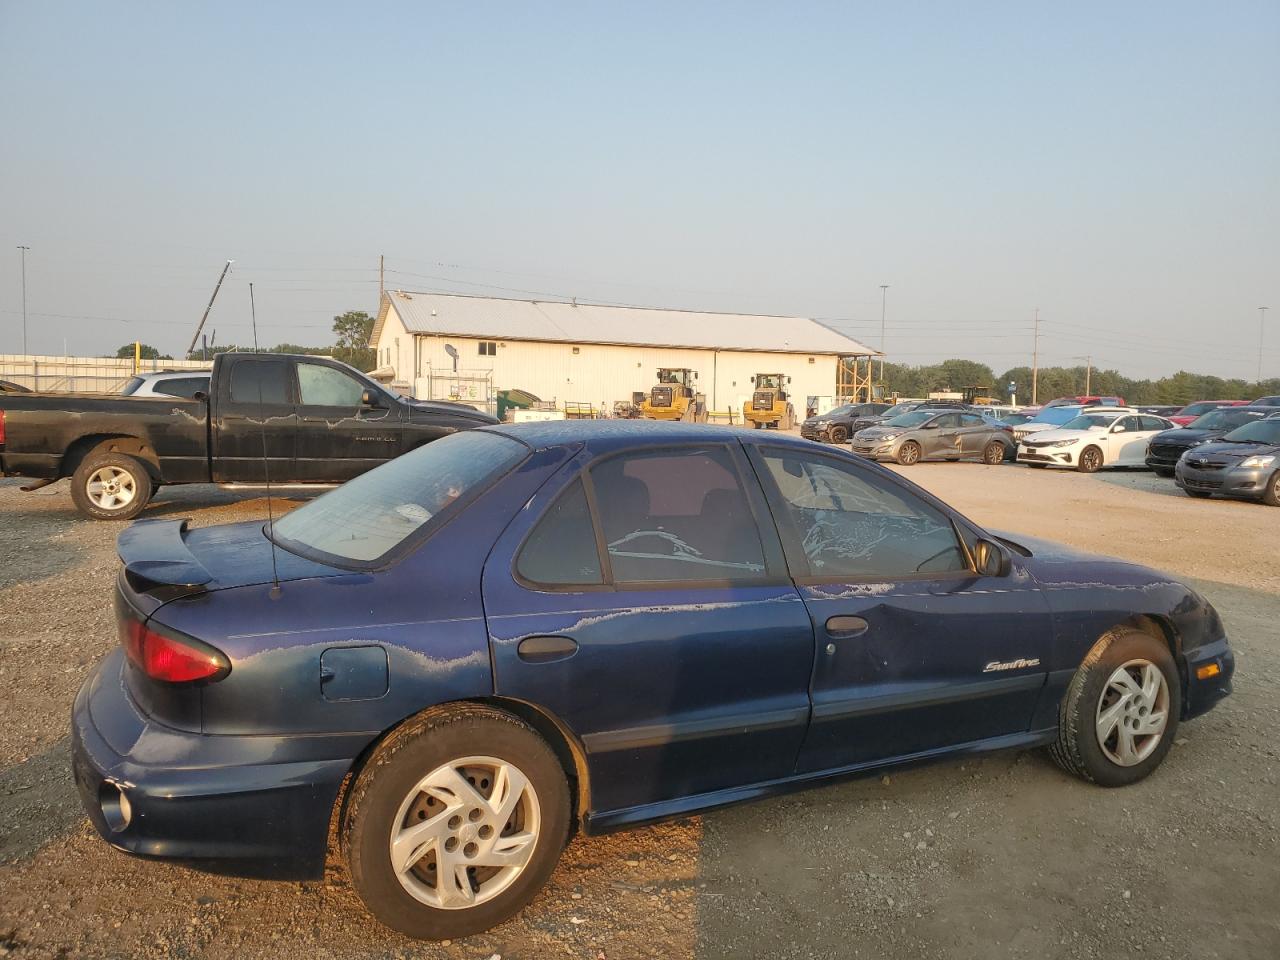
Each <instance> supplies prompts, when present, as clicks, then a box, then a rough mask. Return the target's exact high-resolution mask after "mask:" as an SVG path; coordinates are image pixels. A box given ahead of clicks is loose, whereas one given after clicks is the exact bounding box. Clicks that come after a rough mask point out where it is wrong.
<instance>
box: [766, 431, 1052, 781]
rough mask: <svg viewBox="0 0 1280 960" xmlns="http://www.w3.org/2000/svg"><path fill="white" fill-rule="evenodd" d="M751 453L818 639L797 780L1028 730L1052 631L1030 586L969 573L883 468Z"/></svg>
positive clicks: (923, 506)
mask: <svg viewBox="0 0 1280 960" xmlns="http://www.w3.org/2000/svg"><path fill="white" fill-rule="evenodd" d="M752 457H753V461H755V462H757V463H758V468H757V470H758V472H759V473H760V475H761V478H762V481H763V482H764V484H765V487H766V490H767V494H768V496H769V500H770V504H771V506H772V507H773V515H774V517H775V518H777V520H778V526H779V532H780V533H781V534H782V540H783V547H784V549H785V551H786V554H787V563H788V565H789V567H790V569H791V572H792V576H793V578H794V579H795V582H796V585H797V586H798V587H799V589H800V595H801V596H802V597H803V598H804V603H805V607H806V608H807V610H808V612H809V616H810V619H811V620H812V622H813V630H814V635H815V637H816V640H817V646H816V650H815V657H814V666H813V678H812V681H811V685H810V696H811V698H812V700H813V719H812V721H811V723H810V727H809V733H808V736H807V737H806V738H805V743H804V748H803V750H802V751H801V754H800V759H799V766H798V772H801V773H804V772H807V771H817V770H828V769H836V768H845V767H857V766H862V765H870V764H875V763H878V762H882V761H886V760H891V759H895V758H903V757H910V756H915V755H921V754H926V753H929V752H931V751H937V750H940V749H945V748H949V747H957V746H960V745H964V744H977V743H989V742H991V741H998V740H999V739H1000V738H1017V737H1019V736H1022V735H1025V734H1026V733H1027V731H1028V728H1029V726H1030V723H1031V719H1032V715H1033V711H1034V709H1035V706H1036V701H1037V699H1038V698H1039V696H1040V691H1041V688H1042V687H1043V686H1044V683H1045V679H1046V676H1047V672H1046V671H1047V667H1048V663H1049V653H1050V649H1051V642H1052V636H1053V624H1052V621H1051V617H1050V613H1049V608H1048V604H1047V603H1046V601H1045V599H1044V597H1043V596H1042V595H1041V592H1040V589H1039V587H1038V586H1036V584H1035V582H1034V581H1033V580H1032V579H1031V578H1030V577H1025V576H1012V575H1010V576H1004V577H986V576H982V575H981V574H978V573H977V572H975V571H974V569H973V567H972V565H971V562H970V560H969V552H968V547H967V546H966V543H965V542H964V541H963V540H962V539H961V537H960V536H959V535H958V533H957V526H956V522H955V521H953V519H952V518H951V517H950V516H948V514H947V513H946V512H945V510H944V509H943V508H942V507H941V505H940V504H938V503H936V502H932V501H931V500H930V499H928V498H927V497H926V496H925V495H924V494H923V492H921V491H917V490H916V489H915V488H914V487H913V486H912V485H909V484H906V483H903V482H901V481H898V480H897V479H896V478H893V477H891V476H889V475H888V474H887V472H886V471H882V470H879V469H875V468H872V467H868V466H863V465H860V464H858V463H854V462H851V461H849V460H846V459H844V458H837V457H832V456H823V455H821V454H812V453H810V452H809V451H805V450H798V449H795V448H783V447H762V448H760V449H759V450H758V451H756V452H754V453H753V455H752Z"/></svg>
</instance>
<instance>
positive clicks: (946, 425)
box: [933, 413, 960, 429]
mask: <svg viewBox="0 0 1280 960" xmlns="http://www.w3.org/2000/svg"><path fill="white" fill-rule="evenodd" d="M933 425H934V426H935V427H939V428H942V429H950V428H952V427H958V426H960V414H958V413H945V414H943V415H942V416H940V417H938V419H936V420H934V421H933Z"/></svg>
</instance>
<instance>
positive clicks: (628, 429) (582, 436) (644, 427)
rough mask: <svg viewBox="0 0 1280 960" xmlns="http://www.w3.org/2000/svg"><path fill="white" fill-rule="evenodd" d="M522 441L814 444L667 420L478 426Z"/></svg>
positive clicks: (609, 445) (538, 445)
mask: <svg viewBox="0 0 1280 960" xmlns="http://www.w3.org/2000/svg"><path fill="white" fill-rule="evenodd" d="M480 429H482V430H489V431H492V432H494V433H502V434H505V435H507V436H509V437H512V438H513V439H516V440H520V441H523V442H524V443H527V444H528V445H529V446H531V447H533V448H535V449H544V448H546V447H556V446H564V445H567V444H576V443H585V444H588V445H590V446H591V447H592V448H593V449H598V450H605V449H613V448H621V447H631V446H670V445H672V444H681V443H688V444H700V443H725V442H726V441H729V440H741V441H743V442H744V443H754V442H765V443H769V444H783V445H789V446H796V447H803V448H805V449H812V448H813V446H814V444H813V442H812V441H810V440H804V439H802V438H800V437H797V436H792V435H790V434H786V433H781V432H779V431H776V430H744V429H741V428H739V427H726V426H721V425H719V424H707V423H671V422H667V421H662V420H542V421H536V422H533V423H500V424H496V425H493V426H487V427H482V428H480Z"/></svg>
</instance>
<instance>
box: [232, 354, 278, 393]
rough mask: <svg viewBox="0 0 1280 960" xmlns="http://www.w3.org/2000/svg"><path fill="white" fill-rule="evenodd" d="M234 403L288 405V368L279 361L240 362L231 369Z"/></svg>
mask: <svg viewBox="0 0 1280 960" xmlns="http://www.w3.org/2000/svg"><path fill="white" fill-rule="evenodd" d="M231 402H232V403H276V404H280V403H288V402H289V377H288V368H287V367H286V366H285V364H284V363H282V362H280V361H279V360H239V361H237V362H236V363H235V364H234V365H233V366H232V367H231Z"/></svg>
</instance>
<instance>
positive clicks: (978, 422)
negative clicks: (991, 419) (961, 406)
mask: <svg viewBox="0 0 1280 960" xmlns="http://www.w3.org/2000/svg"><path fill="white" fill-rule="evenodd" d="M986 422H987V421H985V420H983V419H982V418H981V417H980V416H978V415H977V414H976V413H962V414H960V426H962V427H981V426H983V425H984V424H985V423H986Z"/></svg>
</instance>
